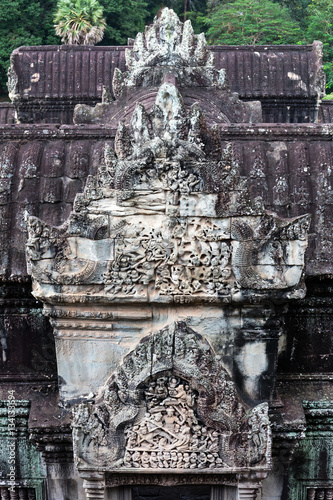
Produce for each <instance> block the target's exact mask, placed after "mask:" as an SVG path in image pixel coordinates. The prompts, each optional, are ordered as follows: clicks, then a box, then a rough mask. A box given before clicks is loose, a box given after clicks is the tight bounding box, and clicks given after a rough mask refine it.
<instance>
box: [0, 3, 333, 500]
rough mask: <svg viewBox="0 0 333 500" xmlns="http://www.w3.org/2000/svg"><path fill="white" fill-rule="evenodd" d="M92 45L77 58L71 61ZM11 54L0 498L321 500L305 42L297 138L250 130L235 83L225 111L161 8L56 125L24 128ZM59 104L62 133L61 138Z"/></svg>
mask: <svg viewBox="0 0 333 500" xmlns="http://www.w3.org/2000/svg"><path fill="white" fill-rule="evenodd" d="M94 49H95V48H84V49H78V50H83V51H85V52H84V54H86V55H88V56H89V57H88V56H87V57H86V56H84V57H86V59H85V60H86V62H87V65H88V66H89V64H93V62H92V61H93V60H94V58H93V56H92V54H93V53H94ZM97 49H99V48H97ZM21 50H22V49H19V50H18V51H17V53H16V55H15V54H14V55H13V58H12V65H11V70H10V89H11V96H12V99H13V106H14V108H15V110H16V119H17V121H21V123H18V124H16V125H10V124H7V125H2V126H1V127H2V128H1V130H2V132H1V133H2V140H3V141H4V145H3V146H2V149H1V155H2V156H1V162H0V173H1V182H2V184H1V185H2V186H3V187H2V188H1V191H0V194H1V193H3V194H4V205H3V206H4V207H6V210H7V212H4V214H5V215H4V217H3V219H1V220H3V227H4V238H3V240H2V241H4V242H5V241H6V240H5V237H7V236H8V233H9V230H8V231H7V230H6V227H7V226H8V227H12V228H13V232H12V238H14V239H13V240H12V241H15V242H16V244H15V245H14V246H12V247H11V248H9V247H8V246H6V245H5V244H3V245H2V252H3V253H2V255H3V256H4V260H3V263H2V265H3V279H2V297H3V299H1V300H2V302H1V308H2V309H1V316H0V319H1V321H2V323H1V325H2V327H3V329H2V330H0V345H1V349H2V364H1V366H0V367H1V370H2V371H1V372H0V380H1V385H0V388H1V401H0V404H1V419H2V420H1V422H2V423H1V428H0V432H1V435H2V436H3V443H4V444H2V445H1V449H0V463H1V466H2V467H3V473H2V474H1V473H0V492H1V498H4V499H6V500H12V499H14V498H15V499H17V498H19V499H26V500H28V499H29V500H46V499H47V500H68V499H71V500H85V499H91V500H97V499H100V500H102V499H104V500H148V499H150V500H154V499H156V500H157V499H166V498H168V499H171V498H172V499H181V498H182V499H188V500H245V499H248V500H259V499H262V500H296V499H302V500H303V499H304V500H318V499H319V498H320V499H322V500H328V499H331V498H332V496H333V478H332V467H331V466H330V464H332V452H333V439H332V425H331V424H332V422H331V421H332V415H333V403H332V399H333V398H332V384H331V372H332V365H331V362H330V360H331V353H332V351H331V349H332V344H331V338H330V337H331V336H332V335H331V333H332V326H331V322H330V321H329V319H328V318H329V317H330V316H329V315H330V314H332V299H331V296H330V293H331V291H332V284H331V276H332V272H333V269H332V261H331V260H330V256H331V254H332V252H333V250H332V248H330V243H329V241H330V238H332V236H333V234H332V233H333V225H332V217H333V214H332V209H331V206H332V199H333V197H332V190H331V185H330V182H331V180H332V177H331V162H332V160H331V158H332V157H333V155H332V154H331V149H332V144H331V141H332V137H333V128H332V127H331V125H330V124H326V125H321V124H319V123H318V117H319V119H322V118H320V117H322V116H324V115H323V113H324V110H323V109H321V108H320V97H322V94H323V79H322V70H321V59H320V57H321V56H320V43H319V42H315V44H314V46H313V47H312V48H311V50H313V51H315V56H313V53H312V52H311V57H310V55H309V63H308V67H310V63H311V64H312V65H313V67H316V68H317V69H316V71H315V72H312V73H311V75H310V76H309V75H308V76H306V75H304V82H303V81H302V85H300V88H301V89H302V92H304V89H305V88H306V89H307V91H308V94H307V97H306V96H303V97H302V99H303V101H302V102H303V105H304V106H303V108H302V109H303V111H302V113H303V115H302V116H303V119H302V120H299V121H303V122H310V123H299V124H296V123H294V124H290V123H288V124H283V125H282V124H274V123H273V124H272V123H267V122H268V121H269V120H268V119H267V116H268V114H269V113H268V108H269V105H271V104H272V101H269V102H271V104H269V102H268V100H267V99H266V100H265V99H264V98H262V99H260V97H262V96H261V94H260V92H257V91H255V85H256V84H255V78H254V77H255V73H253V71H252V70H251V75H252V79H253V82H252V84H253V90H252V94H251V95H249V96H248V98H247V99H245V98H244V96H241V95H240V94H239V93H237V92H235V90H234V88H233V87H232V86H234V85H235V74H234V73H232V74H231V75H230V80H229V74H228V65H227V64H225V65H224V67H218V66H217V64H216V62H215V58H214V50H215V51H216V50H217V49H216V48H215V49H214V50H211V49H210V48H209V47H208V46H207V43H206V40H205V37H204V35H203V34H201V35H195V34H194V32H193V29H192V26H191V23H190V21H186V22H185V23H184V24H183V23H181V22H180V20H179V19H178V17H177V16H176V14H175V13H174V12H173V11H172V10H170V9H163V10H162V11H161V13H160V14H159V15H158V16H157V17H156V18H155V20H154V23H153V24H152V25H151V26H149V27H147V28H146V31H145V33H139V34H138V35H137V37H136V38H135V40H134V42H133V43H132V45H131V46H129V47H128V48H126V50H125V52H124V58H125V61H126V70H125V69H124V67H123V66H122V64H120V63H119V64H118V66H117V64H116V63H115V62H114V61H115V60H113V62H112V64H111V63H110V65H109V73H110V72H111V70H112V79H111V80H110V74H109V77H108V78H105V81H103V82H102V85H100V78H101V75H99V74H97V80H96V82H97V81H98V82H99V83H98V85H97V87H98V89H99V90H98V89H97V87H96V88H95V90H94V89H93V90H91V93H90V94H91V96H93V95H94V92H95V93H96V92H97V90H98V92H99V96H100V97H101V102H97V103H96V102H94V99H93V97H91V99H90V101H89V99H85V98H83V97H84V96H83V93H82V100H81V103H80V99H79V96H77V97H75V96H74V95H72V97H71V98H70V99H69V95H70V94H68V96H67V97H68V103H67V105H68V110H67V111H68V112H66V114H65V115H64V114H63V109H62V108H61V109H60V108H59V109H60V111H59V110H58V111H59V112H58V111H57V109H56V104H55V103H56V100H53V101H52V100H51V101H50V102H49V103H48V104H47V106H46V104H45V106H46V107H45V114H44V115H43V116H44V117H42V118H41V117H40V119H39V122H40V123H39V124H37V125H35V126H34V125H29V124H27V123H25V124H24V122H27V121H29V120H30V118H31V120H32V121H38V120H36V114H35V111H36V109H37V108H36V106H37V104H36V106H35V105H34V106H32V107H31V102H33V99H32V97H31V95H30V94H29V92H33V89H34V88H35V87H33V86H32V87H30V90H27V91H26V92H25V93H24V92H23V94H20V92H21V87H22V85H23V86H24V85H25V84H24V81H23V80H24V79H23V80H21V79H20V72H18V70H17V68H19V67H22V68H23V69H24V68H25V66H24V65H27V61H28V60H30V59H29V57H30V56H31V58H32V59H33V56H32V53H30V52H29V50H28V51H27V52H24V50H23V52H24V54H25V55H24V56H23V55H22V54H23V52H20V51H21ZM52 50H53V49H52ZM61 50H62V48H59V51H60V52H61ZM66 50H73V57H74V56H75V57H79V56H78V55H77V54H79V53H80V52H76V49H74V48H70V47H69V48H67V49H66ZM103 50H107V49H106V48H103ZM112 50H113V49H112ZM232 50H234V53H236V52H237V51H239V50H243V49H242V48H234V49H232ZM248 50H249V52H248V54H250V53H251V57H252V56H253V57H255V58H259V59H260V57H261V56H260V54H261V52H258V53H255V54H252V52H251V50H252V49H248ZM258 50H260V51H263V50H264V49H263V48H262V47H261V48H260V49H258ZM265 50H266V49H265ZM267 50H273V49H272V48H268V47H267ZM277 50H280V51H281V53H279V55H278V57H280V58H281V59H283V58H286V57H287V55H286V54H288V51H291V50H295V51H296V48H291V47H287V48H283V47H281V48H279V49H277ZM284 50H285V52H283V51H284ZM299 50H306V51H308V53H309V51H310V48H309V47H307V48H306V49H299ZM90 52H91V54H90ZM20 54H21V55H20ZM27 54H28V55H27ZM29 54H30V56H29ZM52 54H53V52H52V51H50V52H49V56H47V58H48V57H49V58H50V59H49V61H51V63H52V64H54V67H56V66H55V64H56V60H57V59H56V58H54V57H53V55H54V54H53V55H52ZM75 54H76V55H75ZM82 54H83V52H82ZM90 56H91V58H90ZM17 57H21V59H18V58H17ZM57 57H58V56H57ZM61 57H62V56H61ZM80 57H81V56H80ZM103 57H104V56H103ZM237 57H238V56H237ZM244 57H245V56H244ZM24 58H26V59H24ZM89 58H90V59H89ZM32 59H31V61H32ZM259 59H258V60H259ZM253 60H254V59H253ZM24 61H26V62H24ZM88 61H90V62H88ZM118 62H119V61H118ZM220 62H221V60H220ZM30 64H32V65H33V68H34V70H36V67H35V64H37V62H36V61H32V62H31V63H30ZM38 64H40V62H39V63H38ZM270 64H271V60H270ZM286 64H287V63H286ZM292 64H293V65H294V66H295V67H294V72H291V73H290V72H289V73H290V74H292V75H295V71H296V66H297V64H298V63H297V64H296V60H293V63H292ZM20 65H21V66H20ZM229 65H230V61H229ZM79 66H80V65H78V67H79ZM88 66H86V67H87V68H88ZM220 66H221V65H220ZM31 67H32V66H31ZM234 68H235V69H236V70H237V71H238V72H239V74H240V66H238V63H237V64H236V63H235V66H234ZM22 71H23V70H22ZM24 71H30V70H27V69H24ZM289 73H288V74H289ZM22 74H23V73H22ZM36 74H37V73H36V71H35V72H34V75H36ZM38 74H39V73H38ZM272 74H273V73H270V78H272ZM81 76H82V75H81ZM248 76H249V78H250V73H249V75H248ZM265 76H269V75H265ZM296 76H297V75H296ZM68 78H70V73H69V74H68ZM75 78H77V79H78V80H77V81H79V79H80V75H79V74H76V76H75ZM89 78H90V77H89ZM276 78H277V79H278V78H280V79H281V81H282V79H283V78H284V76H283V74H281V76H280V77H278V76H277V75H276ZM299 78H301V76H299ZM306 78H308V80H309V81H307V80H306ZM311 78H312V79H313V81H312V80H311ZM39 80H40V77H39V78H38V81H37V80H36V76H34V80H33V83H36V84H37V83H38V82H39ZM310 80H311V81H310ZM298 81H299V79H298V78H296V77H295V76H293V78H292V82H291V83H290V85H294V86H295V85H296V84H295V82H298ZM96 82H95V83H96ZM110 82H111V85H109V86H108V85H107V83H109V84H110ZM306 82H307V83H306ZM22 88H23V87H22ZM290 88H291V87H290ZM297 89H298V87H297ZM297 89H296V87H295V88H293V91H292V92H293V94H292V95H293V97H290V95H289V96H286V97H288V99H294V101H295V102H294V101H293V102H294V104H295V103H296V101H297V99H299V98H300V96H299V95H298V91H299V89H298V90H297ZM74 97H75V98H74ZM44 98H45V97H41V98H40V101H39V104H40V106H41V103H42V101H43V99H44ZM272 99H273V97H272ZM274 99H275V104H274V105H276V109H279V110H280V111H279V113H280V114H279V113H278V116H282V115H283V116H286V115H285V110H286V109H287V108H286V106H287V104H286V102H287V101H283V99H282V98H281V99H282V100H281V99H280V101H279V97H278V96H277V95H276V96H275V97H274ZM306 99H308V101H306ZM69 101H70V102H69ZM75 101H77V102H79V103H78V104H77V105H76V106H75V108H74V104H75ZM64 102H65V101H64ZM29 103H30V104H29ZM52 103H53V104H52ZM71 106H72V107H71ZM288 106H289V105H288ZM295 106H296V105H295ZM306 106H307V107H306ZM327 106H328V108H329V105H327ZM273 107H274V106H273ZM296 107H297V106H296ZM296 107H295V109H296ZM289 108H290V106H289ZM328 108H327V109H328ZM71 109H72V116H73V121H74V125H69V124H68V125H64V124H62V125H61V123H64V122H66V121H69V116H70V110H71ZM272 109H273V108H272ZM327 109H326V111H325V113H326V115H328V114H329V112H328V111H327ZM29 113H30V115H29ZM31 113H32V114H31ZM57 113H58V114H57ZM281 113H282V114H281ZM306 113H307V114H306ZM305 115H306V118H305ZM29 116H30V118H29V119H28V118H27V117H29ZM64 116H65V118H64ZM288 116H289V119H288V120H286V121H292V120H291V119H290V116H291V115H290V114H289V115H288ZM295 116H296V115H295ZM300 116H301V115H300ZM47 117H49V118H47ZM50 117H53V118H52V120H51V118H50ZM55 117H57V120H58V125H51V124H50V123H47V120H48V119H49V120H50V121H54V122H55V121H56V119H55ZM295 121H297V120H295ZM15 134H16V135H15ZM20 134H21V135H20ZM319 162H321V163H319ZM16 165H17V166H18V167H17V168H18V175H17V176H16V177H15V176H14V174H13V172H14V170H15V168H16ZM60 172H61V174H60ZM39 186H40V187H39ZM37 187H38V193H39V194H38V196H37V199H36V198H35V199H34V196H33V193H34V189H37ZM36 192H37V191H36ZM12 207H15V211H14V212H13V213H12V214H11V208H12ZM9 221H10V222H9ZM6 224H7V226H6ZM17 235H19V236H17ZM30 286H31V287H32V289H31V292H32V295H31V293H30V288H29V287H30ZM42 308H43V309H42ZM42 310H43V315H42V313H41V311H42ZM20 325H21V326H20ZM15 339H16V344H15ZM25 339H26V345H25V347H24V345H23V344H24V342H25ZM22 345H23V350H24V349H26V351H25V352H26V353H27V354H25V355H23V354H20V353H19V351H20V349H21V347H19V346H22ZM15 359H16V360H17V361H16V362H15ZM10 386H11V388H12V390H13V387H14V389H15V390H17V401H16V402H15V411H16V413H15V417H14V421H15V422H16V427H15V431H12V430H11V429H9V423H10V418H11V416H12V411H13V410H12V408H13V397H12V396H11V398H8V397H6V394H8V391H9V387H10ZM9 399H10V401H11V402H10V408H11V414H9V410H8V405H9V403H8V401H9ZM11 432H14V437H15V439H16V443H17V447H16V449H17V452H16V455H15V460H16V462H15V463H16V469H15V470H16V475H15V478H14V480H12V476H10V478H9V475H8V472H9V463H8V449H9V448H8V446H9V445H10V440H11V437H12V435H11ZM2 464H3V465H2ZM12 482H13V484H14V491H13V485H12ZM15 495H16V496H15Z"/></svg>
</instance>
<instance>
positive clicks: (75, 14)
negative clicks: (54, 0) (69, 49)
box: [54, 0, 106, 45]
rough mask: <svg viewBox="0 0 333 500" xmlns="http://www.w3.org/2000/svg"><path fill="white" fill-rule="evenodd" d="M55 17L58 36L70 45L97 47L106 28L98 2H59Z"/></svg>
mask: <svg viewBox="0 0 333 500" xmlns="http://www.w3.org/2000/svg"><path fill="white" fill-rule="evenodd" d="M57 7H58V10H57V12H56V14H55V17H54V23H55V24H54V27H55V31H56V34H57V35H58V36H61V41H62V42H63V43H68V44H70V45H95V43H97V42H99V41H100V40H102V38H103V34H104V30H105V28H106V22H105V19H103V7H102V6H101V5H100V4H99V3H98V0H59V2H58V5H57Z"/></svg>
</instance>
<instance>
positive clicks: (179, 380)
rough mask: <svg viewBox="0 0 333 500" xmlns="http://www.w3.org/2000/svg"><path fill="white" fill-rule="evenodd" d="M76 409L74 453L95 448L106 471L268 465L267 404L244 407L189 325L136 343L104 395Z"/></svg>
mask: <svg viewBox="0 0 333 500" xmlns="http://www.w3.org/2000/svg"><path fill="white" fill-rule="evenodd" d="M138 360H142V362H140V361H139V362H138ZM143 360H145V361H143ZM138 395H140V396H138ZM74 413H75V417H74V420H73V428H74V435H75V443H76V451H75V453H76V455H77V457H78V458H79V457H82V458H83V459H84V460H85V461H86V460H88V459H89V458H90V457H91V456H94V453H97V451H96V446H97V448H98V459H97V460H98V464H99V466H100V465H101V464H102V463H104V462H103V460H104V461H105V464H106V465H105V466H106V467H108V468H109V469H110V468H111V469H117V470H122V469H125V470H130V471H133V470H135V469H137V470H140V469H156V470H157V469H163V471H171V470H172V469H202V470H203V469H207V470H209V469H217V468H218V469H221V470H223V469H224V470H229V469H230V468H232V467H239V468H242V467H249V466H251V467H257V466H259V467H261V468H262V467H264V468H265V467H268V466H269V460H270V446H271V444H270V440H271V437H270V423H269V419H268V406H267V404H266V403H263V404H261V405H259V406H255V407H254V408H252V409H251V408H247V407H246V405H245V404H244V403H242V401H241V400H240V398H239V396H238V395H237V391H236V389H235V386H234V383H233V382H232V381H231V380H230V378H229V376H228V375H227V373H226V371H225V369H224V368H223V366H222V364H221V362H220V361H219V360H218V359H217V358H216V356H215V354H214V352H213V351H212V348H211V347H210V345H209V344H208V342H207V341H206V340H205V339H204V338H203V337H201V336H200V335H198V334H197V333H195V332H194V331H193V330H191V329H190V328H188V327H187V326H186V324H185V323H177V324H175V325H171V326H170V327H168V328H165V329H163V330H161V331H160V332H158V333H156V334H154V335H152V336H150V337H146V338H145V339H143V340H142V341H141V342H139V344H138V345H137V347H136V348H135V349H134V351H132V352H131V353H129V354H128V355H127V356H126V357H125V358H124V360H123V363H122V365H121V366H120V367H119V368H118V370H116V372H115V373H114V374H113V375H112V377H111V379H110V380H109V381H108V383H107V389H106V391H105V394H104V398H103V400H102V401H101V402H100V403H97V404H94V405H90V406H89V405H88V406H86V405H84V404H81V405H80V406H79V407H77V409H75V411H74ZM95 420H96V421H95ZM102 457H104V459H103V458H102ZM90 459H91V458H90Z"/></svg>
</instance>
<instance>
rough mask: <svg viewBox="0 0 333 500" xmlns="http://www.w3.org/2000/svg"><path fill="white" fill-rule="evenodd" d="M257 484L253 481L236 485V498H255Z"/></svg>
mask: <svg viewBox="0 0 333 500" xmlns="http://www.w3.org/2000/svg"><path fill="white" fill-rule="evenodd" d="M258 490H259V485H257V484H253V483H248V484H246V483H244V484H240V485H239V486H238V496H237V500H256V498H257V493H258Z"/></svg>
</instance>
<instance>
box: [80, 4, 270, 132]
mask: <svg viewBox="0 0 333 500" xmlns="http://www.w3.org/2000/svg"><path fill="white" fill-rule="evenodd" d="M125 56H126V65H127V71H126V72H124V73H122V72H121V71H120V69H118V68H115V70H114V74H113V82H112V92H113V96H114V100H113V99H112V98H111V97H110V96H111V94H110V91H109V89H106V88H104V90H103V95H102V102H101V103H98V104H97V105H96V106H95V107H90V106H87V105H84V104H79V105H77V106H76V107H75V110H74V123H78V124H79V123H108V124H114V125H115V126H117V123H118V120H119V117H120V116H121V118H122V119H123V120H124V121H125V122H126V123H128V122H129V120H130V117H131V115H132V113H133V111H134V108H135V106H136V104H137V103H142V104H144V106H145V107H146V108H147V109H151V106H153V105H154V99H155V97H156V94H157V91H158V88H159V87H160V85H162V84H163V83H167V82H169V83H173V84H175V85H177V87H178V88H179V90H180V92H181V93H182V94H183V96H184V99H185V106H186V107H190V105H191V104H192V103H193V100H194V99H196V98H197V94H198V93H199V94H200V98H201V101H202V102H203V103H204V107H205V109H207V111H208V115H209V120H212V121H213V123H217V122H218V123H230V122H238V123H239V122H250V123H252V122H261V121H262V117H261V104H260V102H259V101H258V102H256V101H253V102H243V101H241V100H240V99H239V97H238V94H236V93H234V92H231V91H230V89H229V84H228V78H227V75H226V71H225V70H224V69H220V70H218V69H216V68H215V65H214V54H213V52H211V51H210V50H209V47H208V45H207V42H206V39H205V35H204V33H201V34H200V35H195V34H194V31H193V28H192V25H191V21H190V20H187V21H185V23H181V22H180V20H179V18H178V16H177V14H176V13H175V12H174V11H173V10H172V9H168V8H165V9H163V10H162V11H161V12H160V14H159V15H158V16H156V17H155V19H154V22H153V24H152V25H151V26H148V27H147V28H146V31H145V33H138V34H137V36H136V38H135V40H134V44H133V48H132V49H126V51H125Z"/></svg>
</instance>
